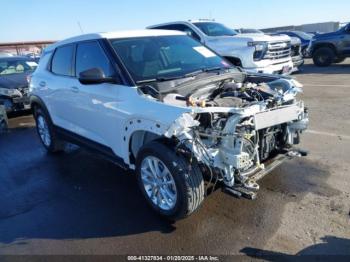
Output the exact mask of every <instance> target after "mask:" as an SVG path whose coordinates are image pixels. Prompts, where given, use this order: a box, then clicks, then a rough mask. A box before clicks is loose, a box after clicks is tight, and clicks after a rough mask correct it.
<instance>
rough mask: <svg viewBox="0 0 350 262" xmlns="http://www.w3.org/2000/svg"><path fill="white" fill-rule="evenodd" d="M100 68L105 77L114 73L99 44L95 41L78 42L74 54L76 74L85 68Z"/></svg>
mask: <svg viewBox="0 0 350 262" xmlns="http://www.w3.org/2000/svg"><path fill="white" fill-rule="evenodd" d="M92 68H100V69H101V70H102V71H103V72H104V74H105V76H106V77H111V76H113V75H114V70H113V67H112V64H111V63H110V61H109V59H108V57H107V56H106V54H105V52H104V50H103V49H102V48H101V46H100V44H99V43H98V42H96V41H93V42H86V43H80V44H78V47H77V55H76V75H77V76H79V74H80V73H81V72H83V71H85V70H88V69H92Z"/></svg>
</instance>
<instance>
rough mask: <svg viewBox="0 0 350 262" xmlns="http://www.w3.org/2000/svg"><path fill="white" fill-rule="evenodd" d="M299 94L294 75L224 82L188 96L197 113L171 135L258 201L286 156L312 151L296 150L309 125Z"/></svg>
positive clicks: (227, 184) (230, 186)
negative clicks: (262, 187)
mask: <svg viewBox="0 0 350 262" xmlns="http://www.w3.org/2000/svg"><path fill="white" fill-rule="evenodd" d="M204 89H205V88H204ZM201 90H203V89H201ZM299 92H301V85H300V84H299V83H298V82H297V81H295V80H292V79H283V78H281V79H278V80H272V81H270V82H267V81H266V82H260V83H259V82H258V81H246V82H244V83H237V82H235V81H231V80H229V81H224V82H221V83H220V84H219V86H217V87H216V88H213V91H210V92H207V93H206V94H204V93H203V92H202V93H199V92H193V93H192V94H191V95H190V96H187V98H186V99H182V100H186V104H187V105H189V104H190V106H191V107H192V113H184V114H183V115H182V116H181V117H180V118H178V119H177V120H176V121H175V122H174V123H173V124H172V125H171V126H170V128H169V129H168V130H167V132H166V133H165V136H166V137H169V138H175V139H176V141H177V143H178V148H181V149H182V150H185V151H187V152H188V153H189V154H190V156H191V157H194V158H195V159H196V161H197V162H198V163H199V164H200V165H201V166H202V170H204V171H205V172H206V173H208V174H210V176H211V177H212V176H213V175H215V177H216V178H217V179H218V180H220V181H222V182H223V185H224V189H225V191H227V192H229V193H231V194H234V195H236V196H244V197H247V198H250V199H254V198H255V197H256V191H257V190H258V189H259V185H258V183H257V181H258V180H259V179H261V178H262V177H263V176H265V175H266V174H267V173H269V172H270V171H272V169H274V168H276V167H277V166H278V165H279V164H281V163H282V162H283V161H284V160H285V159H288V158H292V157H295V156H302V155H305V154H306V153H305V152H303V151H301V150H298V149H296V148H295V145H297V144H299V142H300V134H301V133H302V132H303V131H304V130H305V129H306V128H307V125H308V112H307V109H306V108H305V107H304V103H303V102H302V101H297V100H296V94H297V93H299ZM169 96H171V94H169ZM177 97H178V96H177ZM167 99H169V97H165V98H164V100H165V101H166V100H167ZM180 100H181V99H180ZM168 101H169V100H168Z"/></svg>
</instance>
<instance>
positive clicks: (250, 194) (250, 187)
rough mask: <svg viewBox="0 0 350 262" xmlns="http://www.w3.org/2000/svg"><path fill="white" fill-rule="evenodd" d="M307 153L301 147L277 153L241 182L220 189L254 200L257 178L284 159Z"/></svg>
mask: <svg viewBox="0 0 350 262" xmlns="http://www.w3.org/2000/svg"><path fill="white" fill-rule="evenodd" d="M307 154H308V153H307V152H306V151H304V150H301V149H291V150H288V151H286V152H285V153H281V154H278V155H276V156H275V157H273V158H271V159H269V160H268V161H267V162H266V163H264V165H263V167H261V168H260V170H257V171H256V172H255V173H253V174H252V175H251V176H250V177H249V179H248V180H247V181H246V182H244V183H243V184H235V185H234V186H233V187H227V186H224V187H223V188H222V190H223V192H225V193H227V194H229V195H232V196H235V197H238V198H240V197H244V198H247V199H250V200H254V199H256V197H257V191H258V190H259V185H258V184H257V182H258V181H259V180H261V179H262V178H264V177H265V176H266V175H267V174H269V173H271V171H272V170H274V169H275V168H277V167H278V166H280V165H281V164H282V163H284V162H285V161H286V160H290V159H293V158H294V157H302V156H307Z"/></svg>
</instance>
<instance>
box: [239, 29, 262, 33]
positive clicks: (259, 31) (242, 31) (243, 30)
mask: <svg viewBox="0 0 350 262" xmlns="http://www.w3.org/2000/svg"><path fill="white" fill-rule="evenodd" d="M235 31H236V32H237V33H239V34H264V32H263V31H261V30H259V29H254V28H240V29H235Z"/></svg>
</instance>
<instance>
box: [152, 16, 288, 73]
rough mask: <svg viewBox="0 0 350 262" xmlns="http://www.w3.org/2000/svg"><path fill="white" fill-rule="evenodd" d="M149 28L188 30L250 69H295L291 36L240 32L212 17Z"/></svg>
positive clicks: (275, 70) (277, 70)
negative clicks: (213, 19) (291, 54)
mask: <svg viewBox="0 0 350 262" xmlns="http://www.w3.org/2000/svg"><path fill="white" fill-rule="evenodd" d="M147 28H148V29H166V30H177V31H182V32H186V33H187V34H188V35H190V36H192V37H193V38H194V39H196V40H197V41H199V42H201V43H202V44H204V45H206V46H207V47H209V48H210V49H212V50H214V51H215V52H216V53H218V54H219V55H221V56H223V57H225V58H226V59H227V60H229V61H230V62H231V63H233V64H234V65H236V66H240V67H242V68H244V69H245V70H246V71H247V72H253V73H264V74H290V73H291V72H292V71H293V62H292V58H291V56H290V53H291V46H290V38H289V37H288V36H285V35H280V36H270V35H264V34H238V33H237V32H236V31H234V30H233V29H230V28H227V27H226V26H225V25H223V24H220V23H217V22H214V21H210V20H196V21H194V20H190V21H180V22H170V23H164V24H158V25H153V26H149V27H147Z"/></svg>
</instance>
